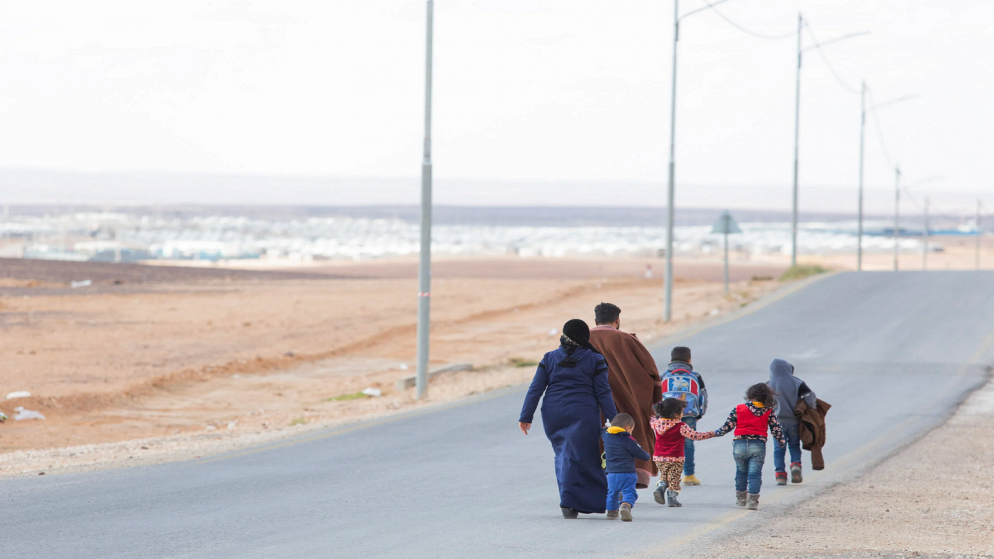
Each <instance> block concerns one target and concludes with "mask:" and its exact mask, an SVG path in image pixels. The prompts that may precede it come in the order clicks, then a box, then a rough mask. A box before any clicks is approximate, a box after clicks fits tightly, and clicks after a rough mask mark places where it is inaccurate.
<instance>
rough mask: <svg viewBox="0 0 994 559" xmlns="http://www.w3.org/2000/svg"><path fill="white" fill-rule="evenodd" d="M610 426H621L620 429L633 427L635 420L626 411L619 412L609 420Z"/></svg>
mask: <svg viewBox="0 0 994 559" xmlns="http://www.w3.org/2000/svg"><path fill="white" fill-rule="evenodd" d="M611 427H621V428H622V429H628V428H629V427H635V420H634V419H632V416H630V415H628V414H627V413H619V414H618V415H616V416H614V419H612V420H611Z"/></svg>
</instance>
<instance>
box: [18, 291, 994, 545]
mask: <svg viewBox="0 0 994 559" xmlns="http://www.w3.org/2000/svg"><path fill="white" fill-rule="evenodd" d="M992 286H994V273H990V272H977V273H973V272H929V273H916V272H902V273H897V274H895V273H873V272H864V273H862V274H855V273H850V274H839V275H835V276H831V277H828V278H825V279H822V280H820V281H817V282H814V283H813V284H811V285H810V286H808V287H806V288H804V289H801V290H799V291H797V292H795V293H793V294H790V295H788V296H786V297H782V298H780V299H779V300H776V301H773V302H770V303H768V304H765V305H757V306H758V307H760V308H757V309H755V310H753V311H750V310H748V309H746V312H744V313H743V314H742V315H741V316H739V317H738V318H736V319H734V320H731V321H728V322H725V323H722V324H718V325H715V326H712V327H710V328H707V329H704V330H702V331H699V332H697V333H693V334H691V335H689V336H688V337H685V338H683V339H680V340H669V341H668V342H669V343H676V342H680V343H683V344H686V345H689V346H691V347H692V348H693V351H694V362H695V366H696V368H697V369H698V370H699V371H701V372H702V373H703V374H704V375H705V379H706V382H707V385H708V387H709V389H710V394H711V408H710V411H709V413H708V415H707V416H706V417H705V418H704V419H702V420H701V422H700V424H699V428H700V429H702V430H703V429H714V428H716V427H717V426H718V425H719V424H720V423H721V422H722V421H723V419H724V417H725V416H726V415H727V414H728V412H729V411H730V410H731V408H732V407H733V406H734V405H736V404H737V403H739V402H740V401H741V395H742V393H743V391H744V389H745V388H746V387H747V386H748V385H749V384H752V383H755V382H760V381H764V380H766V379H767V377H768V372H767V371H768V369H767V367H768V364H769V361H770V360H771V359H772V358H774V357H782V358H785V359H788V360H790V361H792V362H793V363H794V364H795V365H796V369H797V375H798V376H799V377H801V378H803V379H804V380H806V381H807V382H808V384H809V385H810V386H811V387H812V388H813V389H814V390H815V391H816V392H817V393H818V395H819V397H821V398H822V399H824V400H826V401H828V402H830V403H832V404H833V405H834V407H833V409H832V411H831V412H830V414H829V417H828V420H829V440H828V446H827V447H826V449H825V453H826V458H827V462H828V467H827V468H826V470H824V471H822V472H816V473H812V472H810V471H809V472H806V474H807V477H806V480H805V483H804V484H802V485H800V486H788V487H777V486H776V485H774V484H773V467H772V450H771V451H770V453H769V455H768V461H767V465H766V468H765V475H766V479H765V481H764V486H763V492H762V500H761V505H760V509H761V510H760V511H758V512H754V513H747V512H745V511H744V510H742V509H739V508H738V507H736V506H735V505H734V491H733V486H732V479H733V476H734V464H733V462H732V458H731V444H732V439H731V437H730V436H728V437H724V438H721V439H713V440H710V441H704V442H701V443H698V450H697V462H698V477H700V478H701V479H702V481H703V485H702V486H700V487H688V488H685V489H684V491H683V493H682V497H681V500H682V501H683V503H684V506H683V508H678V509H670V508H666V507H660V506H659V505H657V504H655V503H654V502H653V500H652V497H651V494H650V493H649V490H643V491H641V492H640V500H639V502H638V504H637V505H636V507H635V509H634V515H635V522H633V523H631V524H622V523H621V522H617V521H607V520H605V518H604V516H603V515H590V516H581V519H580V520H573V521H566V520H563V519H562V517H561V516H560V513H559V508H558V496H557V493H556V482H555V476H554V472H553V462H552V450H551V448H550V446H549V443H548V441H547V440H546V439H545V438H544V436H543V435H542V429H541V426H540V425H536V426H535V428H534V430H533V431H532V434H531V435H529V436H527V437H526V436H524V435H522V434H521V433H520V432H519V431H518V429H517V424H516V420H517V416H518V411H519V409H520V406H521V400H522V397H523V394H524V389H523V388H515V389H511V390H506V391H502V392H497V393H492V394H489V395H487V396H484V397H481V398H477V399H475V400H470V401H467V402H462V403H459V404H456V405H449V406H444V407H441V408H436V409H433V410H427V411H420V412H416V413H408V414H405V415H400V416H396V417H393V418H389V419H386V420H381V421H375V422H370V423H365V424H360V425H358V426H352V427H349V428H344V429H340V430H332V431H326V432H321V433H319V434H317V435H313V434H312V435H310V436H308V437H305V438H301V439H297V440H294V441H288V442H284V443H280V444H276V445H270V446H268V447H262V448H257V449H250V450H248V451H243V452H236V453H232V454H230V455H226V456H220V457H215V458H210V459H203V460H197V461H191V462H182V463H175V464H168V465H162V466H155V467H147V468H136V469H130V470H119V471H109V472H100V473H90V474H78V475H59V476H45V477H32V478H18V479H11V480H4V481H2V482H0V554H2V555H3V556H4V557H31V558H40V557H74V558H82V557H577V556H621V555H635V556H639V555H656V556H659V555H667V551H668V550H669V551H671V552H672V551H673V548H674V547H675V546H679V545H687V544H688V542H690V545H691V547H690V548H689V549H691V551H692V549H693V545H695V541H703V540H694V538H697V537H700V538H708V537H712V536H713V535H714V534H715V533H720V530H722V529H726V528H728V527H729V526H734V525H735V524H736V521H737V519H739V518H741V517H743V516H745V515H747V514H760V515H762V514H767V515H769V514H775V513H777V512H782V511H784V510H787V509H789V507H790V506H791V504H792V503H795V502H797V501H798V500H799V499H805V498H809V497H811V496H812V495H814V494H815V492H816V491H818V490H819V489H821V488H824V487H827V486H828V485H829V484H831V483H832V482H834V481H838V480H841V479H845V478H847V477H849V476H852V475H855V474H856V473H858V472H859V471H860V470H861V469H865V468H867V467H869V466H870V465H872V464H873V463H874V462H875V461H878V460H880V459H881V458H882V457H884V456H886V455H887V454H888V453H889V452H892V451H894V450H895V449H897V448H899V447H900V446H901V445H902V444H904V443H906V442H908V441H910V440H913V439H914V438H915V437H918V436H920V435H921V434H922V433H923V432H924V431H925V430H927V429H928V428H930V427H932V426H934V425H936V424H937V423H939V422H940V421H941V420H942V419H943V418H945V417H947V416H948V415H949V414H950V413H951V412H952V410H953V409H954V407H955V405H956V404H957V403H958V402H959V401H961V400H962V399H963V398H964V397H965V396H966V394H967V393H968V392H969V391H970V390H972V389H973V388H975V387H977V386H978V385H980V384H981V383H982V382H983V381H984V380H985V379H986V374H985V372H984V367H985V366H986V364H987V363H990V362H991V361H992V345H994V287H992ZM578 314H579V311H578ZM622 316H623V315H622ZM564 318H569V317H564ZM550 349H551V348H550ZM667 352H668V347H666V348H659V349H657V351H655V355H656V358H657V362H660V363H665V361H666V359H665V358H664V356H665V355H667ZM770 444H771V445H772V443H770ZM805 460H807V458H805Z"/></svg>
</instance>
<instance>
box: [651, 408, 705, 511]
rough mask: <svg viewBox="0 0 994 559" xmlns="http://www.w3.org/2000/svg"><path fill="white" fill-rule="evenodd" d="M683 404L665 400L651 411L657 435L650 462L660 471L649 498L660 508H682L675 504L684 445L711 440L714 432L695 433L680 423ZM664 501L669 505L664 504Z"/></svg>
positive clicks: (653, 427)
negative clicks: (689, 442) (685, 442)
mask: <svg viewBox="0 0 994 559" xmlns="http://www.w3.org/2000/svg"><path fill="white" fill-rule="evenodd" d="M685 407H686V402H684V401H683V400H680V399H677V398H666V399H665V400H663V401H662V402H659V403H658V404H656V405H655V406H653V409H654V410H655V412H656V417H654V418H653V419H651V420H650V421H649V425H651V426H652V430H653V431H655V432H656V448H655V450H654V452H653V453H652V460H653V462H655V463H656V467H657V468H659V483H658V484H657V485H656V490H655V491H653V492H652V496H653V497H654V498H655V499H656V502H657V503H659V504H660V505H666V504H668V505H669V506H671V507H682V506H683V505H681V504H680V501H677V500H676V498H677V495H679V494H680V475H681V474H682V473H683V463H684V441H685V440H692V441H703V440H705V439H710V438H711V437H714V436H715V434H714V432H713V431H707V432H704V433H698V432H697V431H695V430H693V429H691V428H690V426H689V425H687V423H686V422H684V421H681V420H680V418H681V417H682V416H683V412H684V409H685ZM667 501H669V502H668V503H667Z"/></svg>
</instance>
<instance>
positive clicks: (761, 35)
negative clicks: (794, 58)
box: [703, 0, 795, 41]
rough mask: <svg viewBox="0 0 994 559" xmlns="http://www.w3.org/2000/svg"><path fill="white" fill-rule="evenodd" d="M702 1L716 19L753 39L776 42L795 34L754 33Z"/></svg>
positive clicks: (706, 0) (709, 3)
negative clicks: (723, 21) (716, 16)
mask: <svg viewBox="0 0 994 559" xmlns="http://www.w3.org/2000/svg"><path fill="white" fill-rule="evenodd" d="M703 1H704V4H705V5H706V6H707V7H708V8H710V9H711V11H712V12H714V13H716V14H718V17H720V18H721V19H723V20H725V23H727V24H729V25H731V26H732V27H734V28H736V29H738V30H739V31H741V32H743V33H746V34H747V35H752V36H753V37H756V38H757V39H766V40H770V41H777V40H780V39H786V38H787V37H793V36H794V33H795V32H794V31H790V32H788V33H784V34H783V35H766V34H764V33H758V32H756V31H753V30H751V29H748V28H746V27H744V26H742V25H740V24H738V23H736V22H735V21H733V20H731V19H729V17H728V16H726V15H725V14H723V13H721V12H720V11H718V8H716V7H714V6H713V5H712V4H711V2H708V0H703Z"/></svg>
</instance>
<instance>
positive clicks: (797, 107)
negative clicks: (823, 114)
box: [790, 13, 804, 266]
mask: <svg viewBox="0 0 994 559" xmlns="http://www.w3.org/2000/svg"><path fill="white" fill-rule="evenodd" d="M803 26H804V16H802V15H801V14H800V13H798V14H797V77H796V80H795V81H796V83H795V84H794V206H793V208H794V209H793V214H792V216H791V228H790V238H791V241H790V265H791V266H796V265H797V166H798V163H797V153H798V142H799V140H800V133H801V55H802V51H801V28H802V27H803Z"/></svg>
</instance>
